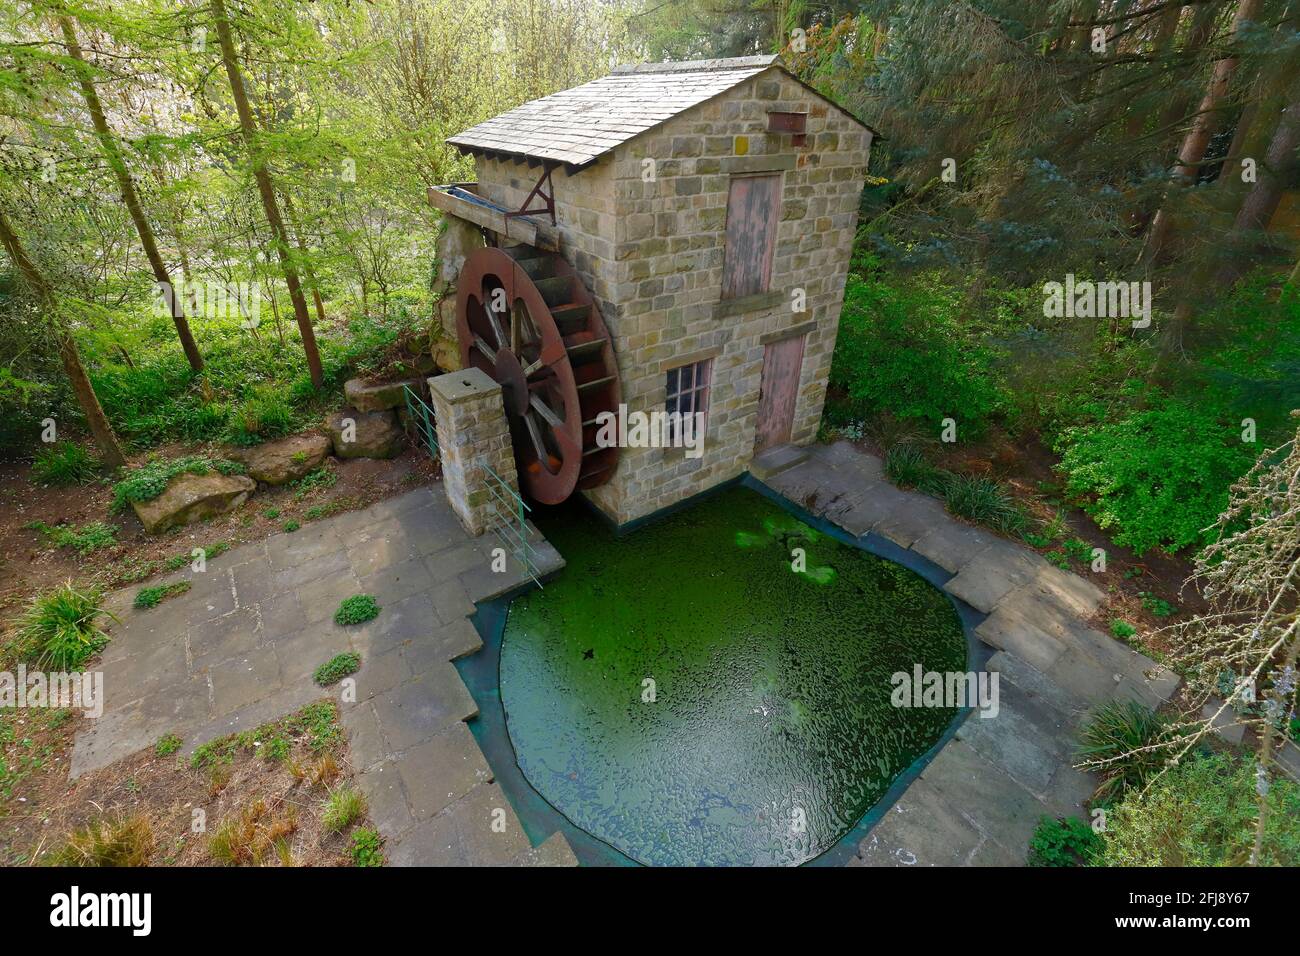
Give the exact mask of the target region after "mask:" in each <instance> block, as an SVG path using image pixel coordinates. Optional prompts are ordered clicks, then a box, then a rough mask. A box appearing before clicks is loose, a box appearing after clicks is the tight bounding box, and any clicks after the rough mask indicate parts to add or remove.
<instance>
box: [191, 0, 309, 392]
mask: <svg viewBox="0 0 1300 956" xmlns="http://www.w3.org/2000/svg"><path fill="white" fill-rule="evenodd" d="M212 16H213V19H214V20H215V21H216V28H217V40H218V42H219V43H220V44H221V59H222V62H223V63H224V64H225V67H226V76H227V77H228V78H229V80H230V93H231V96H232V97H233V98H234V101H235V112H236V113H237V114H238V115H239V129H240V133H241V134H242V135H243V138H244V144H245V145H246V146H247V147H248V155H249V159H250V160H251V162H252V164H253V179H254V180H255V181H256V182H257V192H258V194H259V195H260V196H261V197H262V208H263V209H264V210H265V212H266V220H267V222H268V223H270V226H271V233H272V235H273V239H274V243H275V251H276V254H277V255H278V256H279V257H280V268H281V269H282V270H283V272H284V284H285V285H286V286H288V288H289V301H290V302H292V303H293V314H294V317H295V318H296V319H297V322H298V331H299V333H300V334H301V335H302V347H303V351H304V352H306V353H307V369H308V371H309V372H310V373H311V383H312V386H313V387H314V388H317V389H319V388H321V387H322V386H323V385H324V384H325V376H324V375H323V374H322V372H321V363H320V351H319V350H318V349H317V348H316V333H315V330H314V329H313V328H312V324H311V316H310V315H308V314H307V300H306V299H305V298H304V297H303V294H302V283H301V282H299V281H298V270H297V268H296V267H295V266H294V263H293V254H292V252H291V251H290V248H289V234H288V232H287V231H286V230H285V227H284V220H283V219H282V218H281V216H280V207H279V205H278V204H277V203H276V201H275V186H274V184H272V182H271V174H270V172H269V171H268V169H267V167H266V160H265V158H264V157H263V156H262V155H261V150H260V147H259V145H258V143H257V126H256V123H255V121H254V119H253V111H252V109H251V108H250V107H249V105H248V94H247V92H246V91H245V90H244V77H243V75H242V74H241V73H240V72H239V62H238V61H237V60H236V58H235V41H234V39H233V37H232V35H231V30H230V18H229V17H228V15H227V14H226V4H225V0H212Z"/></svg>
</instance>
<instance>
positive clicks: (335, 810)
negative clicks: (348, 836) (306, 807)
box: [320, 785, 366, 833]
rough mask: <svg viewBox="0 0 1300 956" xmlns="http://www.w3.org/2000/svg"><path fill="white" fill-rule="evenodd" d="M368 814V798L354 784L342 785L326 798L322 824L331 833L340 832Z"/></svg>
mask: <svg viewBox="0 0 1300 956" xmlns="http://www.w3.org/2000/svg"><path fill="white" fill-rule="evenodd" d="M365 815H366V798H365V796H364V795H363V794H362V793H361V791H360V790H357V789H356V788H355V787H352V786H348V785H345V786H342V787H339V788H338V789H337V790H335V791H334V792H333V793H331V794H330V795H329V797H327V798H326V800H325V809H324V811H323V812H322V813H321V820H320V822H321V826H323V827H324V828H325V829H326V830H327V831H329V832H330V833H340V832H342V831H343V830H346V829H347V828H348V827H350V826H351V825H352V824H354V823H356V822H357V821H358V820H360V819H361V818H362V817H364V816H365Z"/></svg>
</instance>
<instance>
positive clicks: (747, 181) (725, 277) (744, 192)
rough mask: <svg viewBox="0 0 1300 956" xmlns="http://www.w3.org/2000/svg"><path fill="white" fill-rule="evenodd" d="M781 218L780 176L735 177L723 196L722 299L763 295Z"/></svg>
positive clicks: (775, 174)
mask: <svg viewBox="0 0 1300 956" xmlns="http://www.w3.org/2000/svg"><path fill="white" fill-rule="evenodd" d="M780 218H781V174H780V173H772V174H767V175H763V176H736V177H734V178H733V179H732V180H731V191H730V193H729V194H728V196H727V246H726V250H725V252H724V254H723V265H722V297H723V298H724V299H738V298H741V297H743V296H747V295H757V294H758V293H760V292H766V291H767V289H768V284H769V283H770V282H771V281H772V253H773V252H774V251H775V250H776V227H777V223H778V222H779V221H780Z"/></svg>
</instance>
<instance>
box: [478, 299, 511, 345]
mask: <svg viewBox="0 0 1300 956" xmlns="http://www.w3.org/2000/svg"><path fill="white" fill-rule="evenodd" d="M483 311H484V312H486V313H487V320H488V325H490V326H492V335H493V336H494V337H495V338H496V340H497V345H499V346H500V347H501V348H505V347H506V341H507V340H506V330H505V329H503V328H502V327H501V317H500V316H499V315H497V311H496V309H494V308H492V301H491V299H489V300H488V302H487V304H486V307H485V308H484V310H483Z"/></svg>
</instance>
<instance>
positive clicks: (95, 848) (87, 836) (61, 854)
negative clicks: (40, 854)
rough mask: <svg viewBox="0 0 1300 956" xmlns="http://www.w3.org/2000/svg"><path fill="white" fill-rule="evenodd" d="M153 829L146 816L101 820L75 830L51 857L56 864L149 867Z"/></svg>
mask: <svg viewBox="0 0 1300 956" xmlns="http://www.w3.org/2000/svg"><path fill="white" fill-rule="evenodd" d="M153 845H154V840H153V828H152V827H151V826H150V825H149V821H148V820H147V819H146V818H145V817H144V816H142V815H137V816H134V817H130V818H129V819H126V820H115V821H114V820H97V821H95V822H94V823H91V824H89V825H87V826H84V827H81V828H80V829H78V830H74V831H73V832H72V834H71V835H70V836H69V837H68V842H67V843H65V844H64V845H63V846H62V847H60V848H59V849H58V850H57V851H55V852H54V853H53V854H52V855H51V857H50V860H49V863H50V865H52V866H147V865H148V864H149V856H150V854H151V853H153Z"/></svg>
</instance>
